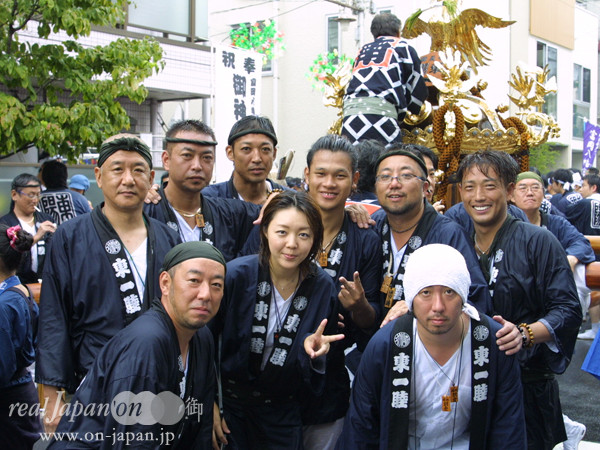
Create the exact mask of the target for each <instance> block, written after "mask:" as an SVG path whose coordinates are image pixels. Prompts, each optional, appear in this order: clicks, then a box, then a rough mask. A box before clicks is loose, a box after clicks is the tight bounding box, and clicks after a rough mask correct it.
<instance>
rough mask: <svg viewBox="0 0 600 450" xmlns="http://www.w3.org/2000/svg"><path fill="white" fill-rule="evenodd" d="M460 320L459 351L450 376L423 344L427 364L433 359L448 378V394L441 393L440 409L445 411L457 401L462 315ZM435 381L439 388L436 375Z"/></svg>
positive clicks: (461, 348) (449, 409)
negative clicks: (452, 373) (452, 374)
mask: <svg viewBox="0 0 600 450" xmlns="http://www.w3.org/2000/svg"><path fill="white" fill-rule="evenodd" d="M460 322H461V325H462V329H461V332H460V353H459V357H458V361H456V363H455V365H454V376H453V377H452V378H450V377H449V376H448V374H447V373H446V372H444V369H443V368H442V366H441V365H440V364H439V363H438V362H437V361H436V360H435V359H434V358H433V356H431V354H430V353H429V351H428V350H427V347H425V345H423V349H424V350H425V353H426V354H427V356H429V358H428V361H429V364H430V365H431V361H433V363H434V364H435V365H436V366H437V369H438V370H439V371H440V372H441V373H442V374H443V375H444V376H445V377H446V378H447V379H448V381H450V395H442V411H445V412H450V411H452V408H451V407H450V403H458V385H459V382H460V368H461V365H462V354H463V343H464V337H465V322H464V321H463V319H462V317H461V319H460ZM432 367H433V366H432ZM433 369H434V370H435V367H433ZM457 374H458V377H457ZM455 378H456V382H454V379H455ZM435 382H436V383H437V385H438V386H439V387H440V388H441V387H442V386H441V385H440V383H439V381H438V380H437V377H436V379H435Z"/></svg>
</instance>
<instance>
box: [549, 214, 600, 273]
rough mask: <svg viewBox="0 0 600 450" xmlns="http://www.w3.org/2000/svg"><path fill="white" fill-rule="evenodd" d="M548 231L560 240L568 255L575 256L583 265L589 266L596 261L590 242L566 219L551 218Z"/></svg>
mask: <svg viewBox="0 0 600 450" xmlns="http://www.w3.org/2000/svg"><path fill="white" fill-rule="evenodd" d="M548 230H550V232H551V233H552V234H554V235H555V236H556V237H557V238H558V240H559V242H560V244H561V245H562V247H563V248H564V249H565V252H567V255H573V256H575V257H576V258H577V259H578V260H579V262H580V263H582V264H589V263H591V262H593V261H595V260H596V257H595V255H594V250H593V249H592V246H591V244H590V241H588V240H587V239H586V237H585V236H584V235H583V234H581V233H580V232H579V231H577V228H575V227H574V226H573V225H571V224H570V223H569V222H568V221H567V220H566V219H563V218H562V217H560V216H549V217H548Z"/></svg>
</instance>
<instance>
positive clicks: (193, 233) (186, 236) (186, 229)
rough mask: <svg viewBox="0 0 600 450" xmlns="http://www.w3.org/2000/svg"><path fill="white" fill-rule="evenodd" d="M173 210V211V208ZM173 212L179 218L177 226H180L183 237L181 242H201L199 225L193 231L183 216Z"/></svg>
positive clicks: (180, 233) (180, 234)
mask: <svg viewBox="0 0 600 450" xmlns="http://www.w3.org/2000/svg"><path fill="white" fill-rule="evenodd" d="M171 209H173V207H172V206H171ZM173 212H174V213H175V217H177V225H179V236H181V240H182V241H183V242H190V241H199V240H200V233H201V230H200V228H198V225H195V226H194V228H193V229H192V227H190V225H189V224H188V223H187V222H186V221H185V219H184V218H183V216H182V215H181V214H179V213H178V212H177V211H175V209H173Z"/></svg>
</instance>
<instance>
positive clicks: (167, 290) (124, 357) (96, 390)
mask: <svg viewBox="0 0 600 450" xmlns="http://www.w3.org/2000/svg"><path fill="white" fill-rule="evenodd" d="M159 283H160V292H161V299H160V300H159V299H158V298H155V299H154V301H153V302H152V306H151V308H150V310H149V311H147V312H146V313H145V314H143V315H142V316H140V317H139V318H138V319H137V320H135V321H134V322H133V323H132V324H131V325H130V326H128V327H127V328H125V329H124V330H122V331H120V332H119V333H118V334H117V335H116V336H115V337H114V338H113V339H111V340H110V341H109V342H108V343H107V344H106V345H105V346H104V348H103V349H102V351H100V353H99V354H98V357H97V358H96V361H95V362H94V364H93V366H92V367H91V369H90V371H89V373H88V375H87V376H86V378H85V380H84V381H83V382H82V383H81V386H79V388H78V389H77V392H76V393H75V396H74V398H73V401H72V407H73V408H77V407H80V408H81V410H82V411H83V410H85V411H89V410H90V409H89V406H90V405H91V406H94V405H96V406H97V405H103V404H110V405H112V404H114V403H119V401H120V402H123V401H127V400H129V402H130V406H131V407H134V406H135V407H136V408H138V409H136V410H135V411H136V414H134V417H133V419H134V420H131V421H130V422H129V423H124V422H125V421H124V420H123V417H122V415H121V416H119V411H118V408H115V410H111V411H110V412H108V414H105V415H103V416H102V417H98V416H96V415H94V413H92V414H89V413H88V414H81V415H78V416H75V417H72V416H74V414H71V416H68V415H66V416H65V417H63V419H62V421H61V422H60V425H59V427H58V430H57V431H58V432H60V433H76V435H77V439H78V441H79V443H80V444H86V445H89V446H90V447H94V448H125V447H129V446H133V447H136V448H142V447H143V448H159V447H160V448H165V447H171V446H172V447H173V448H175V447H177V448H182V449H209V448H211V445H212V444H211V438H212V425H213V415H212V407H213V403H214V397H215V380H216V376H215V365H214V344H213V338H212V334H211V332H210V331H209V330H208V328H205V327H204V326H205V325H206V323H207V322H208V321H209V320H210V319H212V318H213V317H214V315H215V314H216V313H217V311H218V310H219V305H220V304H221V298H222V297H223V287H224V285H225V259H224V258H223V255H222V254H221V252H219V251H218V250H217V249H215V248H214V247H213V246H212V245H210V244H207V243H206V242H186V243H183V244H179V245H177V246H176V247H174V248H173V249H172V250H171V251H169V253H167V255H166V257H165V260H164V263H163V266H162V272H161V273H160V278H159ZM127 392H129V393H131V394H132V395H131V396H130V398H128V399H127V398H126V397H125V396H124V394H123V393H127ZM133 395H135V397H133ZM119 399H120V400H119ZM159 400H162V402H160V403H161V404H162V406H163V408H162V409H161V408H157V407H156V404H157V403H159ZM137 405H139V406H137ZM72 411H74V409H72ZM115 413H116V414H115ZM119 436H121V437H122V438H119ZM126 436H129V442H125V440H126ZM69 445H73V444H72V443H70V442H69V441H55V442H53V443H52V444H51V445H50V447H49V448H52V449H56V448H64V447H68V446H69Z"/></svg>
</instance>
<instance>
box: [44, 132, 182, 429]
mask: <svg viewBox="0 0 600 450" xmlns="http://www.w3.org/2000/svg"><path fill="white" fill-rule="evenodd" d="M95 174H96V182H97V183H98V187H99V188H100V189H102V193H103V195H104V202H103V203H102V204H100V205H99V206H98V207H96V208H95V209H94V210H93V211H92V212H91V213H90V214H84V215H82V216H78V217H75V218H73V219H71V220H69V221H68V222H66V223H64V224H62V225H61V226H60V227H58V230H57V231H56V232H55V233H54V236H53V240H52V245H51V246H50V248H49V251H48V255H47V257H46V263H45V267H44V274H43V283H42V291H41V298H42V301H41V302H40V319H39V334H38V349H37V353H36V374H35V377H36V382H37V383H39V384H42V385H44V397H45V398H47V399H48V400H47V403H46V405H45V418H44V425H45V427H46V431H48V432H53V431H54V430H55V429H56V425H57V424H58V422H59V420H60V416H61V414H62V413H63V412H64V411H61V408H62V406H63V398H62V395H63V394H64V391H65V390H66V391H68V392H74V391H75V389H76V388H77V386H78V385H79V383H80V382H81V380H82V379H83V378H84V377H85V375H86V373H87V371H88V370H89V369H90V367H91V365H92V363H93V362H94V359H95V357H96V355H97V354H98V352H99V351H100V350H101V349H102V347H103V346H104V344H106V342H108V341H109V340H110V338H112V337H113V336H114V335H115V334H116V333H117V332H118V331H120V330H121V329H123V328H124V327H125V326H126V325H128V324H129V323H131V322H132V321H133V320H134V319H135V318H137V317H138V316H139V315H141V314H142V313H143V312H144V311H146V310H147V309H148V308H149V305H150V303H151V301H152V299H153V298H154V297H155V296H157V295H158V293H159V292H160V288H159V285H158V279H159V274H160V267H161V264H162V261H163V259H164V257H165V255H166V254H167V252H168V251H169V250H170V249H171V248H172V247H173V246H175V245H176V244H177V243H178V242H179V239H178V237H177V235H176V234H175V233H174V232H173V231H172V230H170V229H169V227H167V226H166V225H164V224H162V223H159V222H158V221H156V220H153V219H151V218H148V217H147V216H146V215H144V214H143V211H142V208H143V205H144V198H145V196H146V194H147V193H148V190H149V189H150V186H151V184H152V180H153V178H154V171H153V170H152V156H151V153H150V149H149V148H148V146H147V145H146V144H144V143H143V142H142V141H141V140H139V139H138V138H137V137H135V136H133V135H116V136H113V137H112V138H109V139H108V140H106V141H105V142H104V143H103V144H102V146H101V147H100V155H99V159H98V167H96V169H95Z"/></svg>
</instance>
